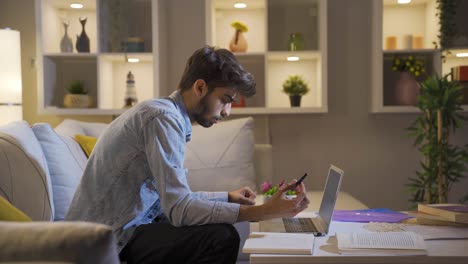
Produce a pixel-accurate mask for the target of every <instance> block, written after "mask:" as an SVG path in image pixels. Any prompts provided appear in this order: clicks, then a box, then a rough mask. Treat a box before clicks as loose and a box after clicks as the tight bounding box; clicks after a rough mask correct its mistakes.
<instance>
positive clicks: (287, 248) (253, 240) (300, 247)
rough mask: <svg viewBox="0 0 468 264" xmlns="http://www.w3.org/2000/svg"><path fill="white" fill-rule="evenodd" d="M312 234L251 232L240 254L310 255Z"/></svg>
mask: <svg viewBox="0 0 468 264" xmlns="http://www.w3.org/2000/svg"><path fill="white" fill-rule="evenodd" d="M314 241H315V237H314V235H313V234H298V233H270V232H252V233H250V235H249V237H248V238H247V240H246V241H245V244H244V248H243V249H242V252H244V253H253V254H288V255H312V251H313V248H314Z"/></svg>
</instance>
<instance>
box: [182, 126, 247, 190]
mask: <svg viewBox="0 0 468 264" xmlns="http://www.w3.org/2000/svg"><path fill="white" fill-rule="evenodd" d="M253 127H254V121H253V119H252V118H251V117H249V118H241V119H235V120H230V121H223V122H221V123H219V124H217V125H214V126H213V127H210V128H204V127H201V126H194V127H193V132H192V140H191V141H190V142H189V143H188V144H187V147H186V159H185V166H186V167H187V168H188V169H189V172H188V176H187V177H188V182H189V184H190V187H191V188H192V190H193V191H231V190H234V189H237V188H240V187H242V186H250V187H251V188H253V189H255V172H254V164H253V153H254V133H253Z"/></svg>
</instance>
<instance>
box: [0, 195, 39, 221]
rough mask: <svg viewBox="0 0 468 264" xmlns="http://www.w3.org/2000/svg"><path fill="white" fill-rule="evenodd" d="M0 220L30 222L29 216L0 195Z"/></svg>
mask: <svg viewBox="0 0 468 264" xmlns="http://www.w3.org/2000/svg"><path fill="white" fill-rule="evenodd" d="M0 221H15V222H31V221H32V220H31V218H29V216H27V215H25V214H24V213H23V212H21V211H20V210H19V209H18V208H16V207H14V206H13V205H12V204H11V203H9V202H8V201H7V200H6V199H5V198H3V197H2V196H0Z"/></svg>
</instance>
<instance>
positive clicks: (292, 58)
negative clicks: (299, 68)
mask: <svg viewBox="0 0 468 264" xmlns="http://www.w3.org/2000/svg"><path fill="white" fill-rule="evenodd" d="M298 60H299V57H297V56H289V57H288V61H298Z"/></svg>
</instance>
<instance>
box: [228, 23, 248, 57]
mask: <svg viewBox="0 0 468 264" xmlns="http://www.w3.org/2000/svg"><path fill="white" fill-rule="evenodd" d="M231 27H233V28H234V30H235V33H234V36H233V37H232V40H231V42H230V43H229V49H230V50H231V51H232V52H246V51H247V47H248V45H247V40H246V39H245V36H244V34H243V33H245V32H247V31H249V28H248V27H247V25H246V24H244V23H242V22H240V21H234V22H232V23H231Z"/></svg>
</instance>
